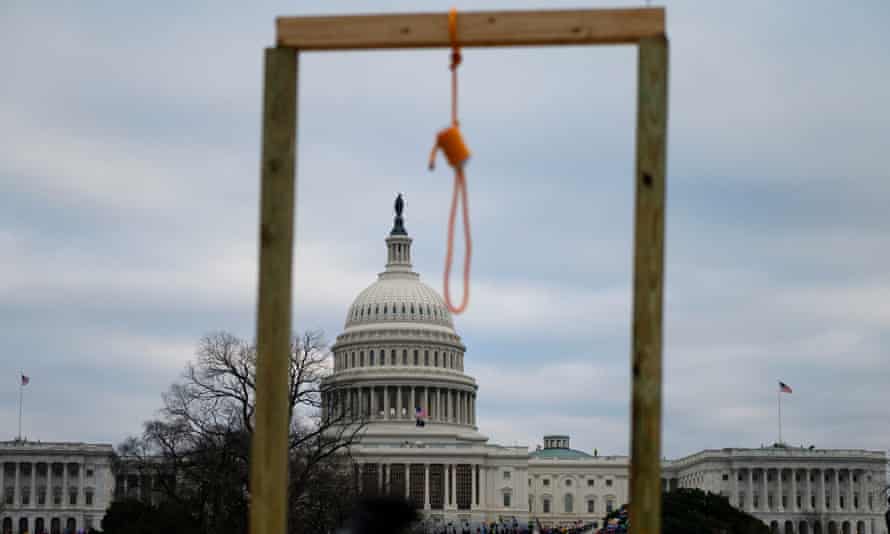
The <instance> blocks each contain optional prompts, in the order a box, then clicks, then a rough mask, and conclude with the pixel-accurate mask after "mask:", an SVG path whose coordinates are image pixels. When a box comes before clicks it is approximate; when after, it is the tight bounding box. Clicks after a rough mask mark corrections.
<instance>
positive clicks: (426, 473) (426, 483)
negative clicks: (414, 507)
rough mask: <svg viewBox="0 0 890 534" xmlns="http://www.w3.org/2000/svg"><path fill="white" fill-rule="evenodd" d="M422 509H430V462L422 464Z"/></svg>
mask: <svg viewBox="0 0 890 534" xmlns="http://www.w3.org/2000/svg"><path fill="white" fill-rule="evenodd" d="M423 509H424V510H429V509H430V464H423Z"/></svg>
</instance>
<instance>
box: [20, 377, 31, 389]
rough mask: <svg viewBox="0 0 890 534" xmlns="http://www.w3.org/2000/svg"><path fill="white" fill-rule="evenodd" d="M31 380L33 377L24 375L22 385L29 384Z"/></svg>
mask: <svg viewBox="0 0 890 534" xmlns="http://www.w3.org/2000/svg"><path fill="white" fill-rule="evenodd" d="M29 382H31V377H29V376H27V375H22V385H23V386H27V385H28V383H29Z"/></svg>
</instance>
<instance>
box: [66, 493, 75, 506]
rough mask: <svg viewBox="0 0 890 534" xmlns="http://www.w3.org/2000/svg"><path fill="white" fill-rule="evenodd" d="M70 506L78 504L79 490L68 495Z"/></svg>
mask: <svg viewBox="0 0 890 534" xmlns="http://www.w3.org/2000/svg"><path fill="white" fill-rule="evenodd" d="M68 504H74V505H76V504H77V490H73V491H71V492H69V493H68Z"/></svg>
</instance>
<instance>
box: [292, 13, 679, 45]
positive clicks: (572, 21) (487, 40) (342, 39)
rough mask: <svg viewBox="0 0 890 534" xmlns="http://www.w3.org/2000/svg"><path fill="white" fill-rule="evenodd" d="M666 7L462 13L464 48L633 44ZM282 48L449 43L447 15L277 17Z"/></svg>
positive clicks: (660, 21) (659, 24)
mask: <svg viewBox="0 0 890 534" xmlns="http://www.w3.org/2000/svg"><path fill="white" fill-rule="evenodd" d="M664 19H665V16H664V8H639V9H580V10H551V11H490V12H484V11H476V12H466V13H464V12H459V13H458V16H457V34H458V39H459V41H460V45H461V46H465V47H476V46H551V45H595V44H635V43H637V42H639V40H640V39H643V38H646V37H657V36H661V35H664V33H665V20H664ZM276 29H277V44H278V46H283V47H291V48H297V49H299V50H368V49H378V48H438V47H447V46H450V45H451V42H450V41H449V38H448V14H447V13H417V14H393V15H352V16H335V17H328V16H323V17H279V18H278V19H277V21H276Z"/></svg>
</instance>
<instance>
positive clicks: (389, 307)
mask: <svg viewBox="0 0 890 534" xmlns="http://www.w3.org/2000/svg"><path fill="white" fill-rule="evenodd" d="M407 321H410V322H421V323H426V324H434V325H439V326H447V327H449V328H453V323H452V321H451V312H449V311H448V307H447V306H446V305H445V300H444V299H443V298H442V296H441V295H439V293H437V292H436V290H434V289H433V288H431V287H430V286H428V285H426V284H424V283H423V282H421V281H420V276H419V275H417V274H416V273H405V272H384V273H381V274H380V279H379V280H377V281H376V282H374V283H373V284H371V285H370V286H368V287H367V288H366V289H365V290H364V291H362V292H361V293H359V295H358V297H356V299H355V300H354V301H353V302H352V305H351V306H350V307H349V311H348V313H347V316H346V327H347V328H348V327H350V326H356V325H360V324H371V323H385V322H407Z"/></svg>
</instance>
